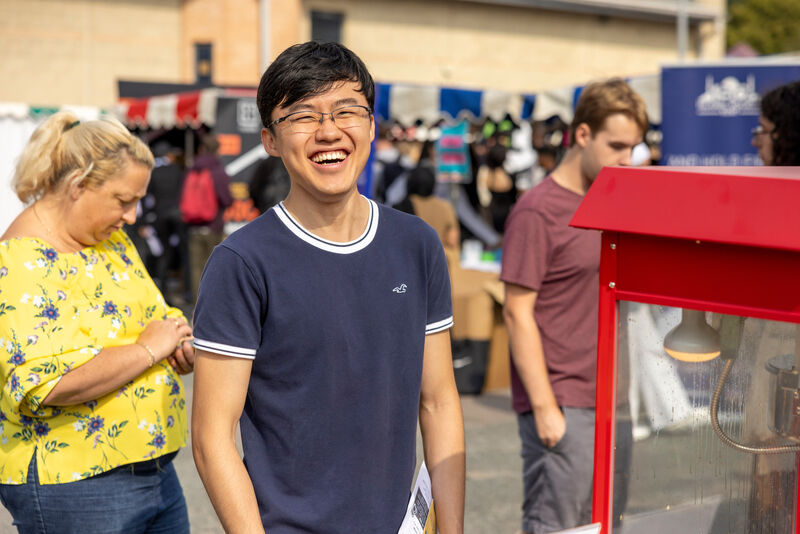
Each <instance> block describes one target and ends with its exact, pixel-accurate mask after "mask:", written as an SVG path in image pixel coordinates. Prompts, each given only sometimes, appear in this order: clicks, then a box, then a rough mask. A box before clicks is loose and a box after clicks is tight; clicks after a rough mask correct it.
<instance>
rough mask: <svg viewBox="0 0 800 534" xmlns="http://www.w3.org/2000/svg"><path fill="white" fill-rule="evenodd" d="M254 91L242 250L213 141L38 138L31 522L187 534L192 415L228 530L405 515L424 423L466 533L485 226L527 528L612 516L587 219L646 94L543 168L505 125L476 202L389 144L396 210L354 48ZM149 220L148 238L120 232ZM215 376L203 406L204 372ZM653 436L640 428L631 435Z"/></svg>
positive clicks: (446, 516)
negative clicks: (468, 269)
mask: <svg viewBox="0 0 800 534" xmlns="http://www.w3.org/2000/svg"><path fill="white" fill-rule="evenodd" d="M257 101H258V108H259V112H260V114H261V119H262V123H263V126H264V129H263V130H262V142H263V145H264V147H265V150H266V151H267V153H268V154H269V155H270V158H269V159H268V160H267V162H269V163H265V165H268V166H269V167H265V168H262V169H261V171H259V172H262V173H263V174H264V175H265V176H269V177H270V178H269V179H264V180H263V181H262V182H261V183H260V185H256V186H254V189H253V198H254V199H256V200H257V203H258V205H259V208H260V209H261V210H264V211H265V215H263V216H261V217H259V218H258V219H256V220H255V221H253V222H252V223H250V224H249V225H247V226H245V227H244V228H243V229H241V230H240V231H237V232H235V233H234V234H232V235H230V236H228V237H227V238H226V239H225V240H224V241H222V235H221V220H222V211H223V210H224V208H225V206H227V205H229V204H230V200H231V199H230V192H229V188H228V183H227V181H228V180H229V178H228V177H227V175H225V174H224V170H223V169H222V168H221V166H220V164H219V159H218V158H217V157H216V155H215V152H216V149H217V148H218V145H217V144H216V142H215V141H214V140H213V138H211V137H209V138H206V139H204V140H203V142H202V143H201V147H202V148H201V151H200V153H199V154H198V155H197V157H195V158H194V162H193V164H192V165H191V166H189V168H188V169H186V170H183V169H182V168H181V165H180V157H181V155H180V154H179V153H177V152H176V151H175V150H174V149H172V148H171V147H156V152H157V156H158V157H157V158H154V157H153V154H152V153H151V151H150V149H149V148H148V147H147V146H146V145H145V144H144V143H142V141H140V140H139V139H137V138H136V137H135V136H133V135H132V134H131V133H130V132H129V131H128V130H127V129H125V127H124V126H122V125H121V124H120V123H118V122H116V121H115V120H112V119H102V120H96V121H88V122H81V121H79V120H77V118H76V117H75V116H74V115H72V114H71V113H69V112H61V113H57V114H55V115H53V116H52V117H51V118H50V119H48V120H47V121H46V122H45V123H44V124H42V125H41V126H40V127H39V129H37V131H36V132H35V133H34V134H33V136H32V138H31V140H30V142H29V143H28V145H27V147H26V149H25V152H24V154H23V155H22V157H21V159H20V162H19V165H18V167H17V170H16V174H15V176H14V181H13V187H14V189H15V191H16V193H17V195H18V196H19V198H20V199H21V200H22V201H23V202H24V203H26V205H27V207H26V208H25V210H24V211H23V212H22V213H21V214H20V215H19V216H18V217H17V218H16V219H15V220H14V221H13V223H12V224H11V226H10V227H9V228H8V229H7V230H6V231H5V233H4V234H3V236H2V240H1V241H0V284H1V285H0V339H2V345H3V346H2V349H3V350H5V352H6V355H5V356H4V357H3V358H0V383H2V387H3V393H2V396H0V437H1V438H2V448H0V459H1V460H2V461H0V497H2V502H3V505H4V506H5V507H6V508H7V509H8V510H9V511H10V512H11V514H12V516H13V517H14V524H15V526H16V527H17V528H18V530H19V531H20V532H22V533H43V532H85V533H91V532H120V533H121V532H125V533H132V532H152V533H155V532H170V533H180V532H189V522H188V515H187V507H186V502H185V500H184V498H183V494H182V490H181V486H180V483H179V481H178V479H177V476H176V474H175V470H174V467H173V466H172V463H171V461H172V459H173V458H174V457H175V455H176V454H177V452H178V450H179V449H180V448H181V447H183V446H184V445H185V444H186V443H187V437H188V431H189V427H190V426H191V432H192V437H193V440H192V446H193V453H194V459H195V463H196V466H197V469H198V472H199V474H200V476H201V478H202V480H203V483H204V485H205V487H206V490H207V492H208V494H209V496H210V498H211V502H212V504H213V505H214V508H215V510H216V512H217V514H218V516H219V518H220V521H221V523H222V525H223V527H224V528H225V530H226V531H228V532H264V531H267V532H275V533H284V532H285V533H290V532H370V533H373V532H381V533H383V532H392V533H393V532H398V528H400V527H401V525H402V524H403V522H404V514H405V512H406V507H407V503H408V498H409V488H410V487H411V482H412V480H413V477H414V471H415V449H416V430H417V423H419V428H420V430H421V434H422V440H423V450H424V456H425V462H426V464H427V468H428V470H429V472H430V480H431V486H432V493H433V497H434V501H435V504H436V518H437V521H438V529H439V532H442V533H443V534H450V533H462V532H463V531H464V524H463V517H464V491H465V447H466V444H465V438H464V426H463V420H462V415H461V407H460V401H459V396H458V392H457V390H456V385H455V381H454V377H453V367H452V355H451V340H450V336H449V329H450V327H451V326H452V325H453V311H452V300H451V291H450V284H449V276H448V259H447V250H448V249H450V250H453V249H456V250H457V249H458V247H459V244H460V242H461V241H462V240H463V238H464V236H465V235H466V236H475V237H478V238H479V239H481V240H483V241H484V243H485V244H486V246H487V247H493V246H495V247H496V246H498V245H500V244H502V250H503V254H502V271H501V274H500V278H501V280H503V281H504V282H505V305H504V318H505V322H506V325H507V328H508V332H509V337H510V348H511V356H512V362H513V368H512V371H513V375H512V395H513V408H514V409H515V411H516V412H517V414H518V426H519V435H520V438H521V442H522V457H523V473H521V479H522V481H523V488H524V500H523V511H522V529H523V531H524V532H525V533H536V534H538V533H542V532H553V531H556V530H560V529H563V528H570V527H574V526H577V525H580V524H584V523H588V522H589V521H590V519H591V478H592V463H593V458H592V455H593V446H592V443H593V438H594V432H593V425H594V402H595V367H594V364H595V360H596V340H597V287H598V264H599V257H600V252H599V247H600V245H599V243H600V239H599V235H598V233H597V232H592V231H587V230H580V229H576V228H571V227H569V226H568V223H569V220H570V218H571V216H572V214H573V213H574V212H575V210H576V209H577V207H578V206H579V205H580V203H581V200H582V198H583V196H584V195H585V194H586V192H587V191H588V190H589V188H590V187H591V186H592V183H593V181H594V179H595V178H596V176H597V174H598V173H599V172H600V170H601V169H602V168H603V167H604V166H606V165H631V164H632V163H633V157H634V147H636V146H637V145H639V144H640V143H641V142H642V140H643V138H644V136H645V133H646V131H647V128H648V120H647V114H646V110H645V106H644V103H643V101H642V99H641V97H639V96H638V95H637V94H636V93H635V92H634V91H633V90H632V89H631V88H630V87H629V86H628V85H627V84H626V83H625V82H624V81H622V80H620V79H611V80H606V81H602V82H597V83H594V84H590V85H589V86H587V87H586V88H585V89H584V90H583V91H582V93H581V96H580V99H579V101H578V103H577V106H576V110H575V116H574V118H573V120H572V122H571V124H570V126H569V128H568V133H567V134H566V137H565V138H563V139H562V140H559V141H558V142H555V143H550V144H549V145H547V144H544V143H541V142H540V141H541V140H543V139H545V138H546V137H548V136H550V139H551V140H552V139H553V136H552V133H553V132H547V131H546V129H545V128H546V126H545V125H541V124H539V125H533V127H532V136H531V139H532V140H531V143H532V148H536V149H537V151H538V152H537V156H538V165H539V167H540V168H541V169H543V170H539V167H537V166H535V165H533V164H532V163H531V164H530V165H529V166H527V167H525V168H520V167H514V166H513V165H509V153H510V152H512V151H513V150H514V149H515V148H514V147H515V145H514V142H513V140H512V138H513V128H511V129H507V130H503V128H501V127H499V125H495V126H493V127H492V129H494V131H492V132H490V133H488V135H483V133H482V134H481V136H480V141H479V142H478V143H475V144H474V145H473V147H472V149H471V152H470V154H471V159H472V171H473V174H472V176H473V177H474V180H471V181H470V183H469V184H464V185H461V186H459V187H458V189H456V190H457V191H458V193H457V194H454V193H453V191H454V189H453V188H452V187H450V185H449V184H448V186H447V187H444V188H442V187H440V186H441V185H442V184H438V183H437V180H436V165H435V152H434V149H433V146H432V144H431V143H428V144H426V145H423V146H419V152H420V154H421V156H419V157H414V155H413V154H412V151H411V150H409V147H411V146H413V143H407V141H404V140H400V141H398V142H397V143H396V144H394V145H392V144H391V143H389V142H388V140H387V139H385V138H384V139H382V140H381V144H380V145H379V149H378V151H379V153H378V155H377V160H378V161H379V166H380V169H379V175H380V177H379V179H377V180H376V185H375V196H376V198H377V199H378V200H380V202H378V201H376V200H372V199H369V198H367V197H365V196H362V195H361V194H360V193H359V192H358V189H357V183H358V179H359V177H360V176H361V174H362V171H363V169H364V167H365V165H367V162H368V160H369V155H370V150H371V143H372V141H373V139H374V137H375V135H376V134H379V135H380V134H385V133H386V132H376V126H375V122H374V118H373V116H372V109H373V106H374V84H373V80H372V77H371V75H370V73H369V71H368V70H367V68H366V66H365V65H364V63H363V62H362V61H361V60H360V59H359V58H358V57H357V56H356V55H355V54H354V53H353V52H352V51H350V50H349V49H347V48H345V47H344V46H341V45H338V44H333V43H325V44H323V43H317V42H309V43H304V44H300V45H295V46H292V47H290V48H288V49H287V50H285V51H284V52H283V53H282V54H280V55H279V56H278V58H277V59H276V60H275V61H274V62H273V63H271V65H270V67H269V68H268V70H267V71H266V72H265V74H264V76H263V78H262V80H261V83H260V85H259V88H258V97H257ZM798 103H800V84H798V83H795V84H790V85H788V86H785V87H782V88H779V89H776V90H775V91H773V92H770V93H768V94H767V95H765V96H764V99H763V103H762V116H761V117H760V119H759V124H760V125H759V127H758V128H757V129H756V130H754V131H753V136H754V141H753V142H754V145H755V146H756V147H757V148H758V150H759V154H760V155H761V157H762V159H763V160H764V162H765V163H767V164H774V165H788V164H796V163H797V161H796V160H797V157H798V154H800V146H798V145H799V144H800V142H798V139H800V132H798V128H797V121H796V120H795V119H796V114H797V112H798V111H797V110H798V109H800V107H798ZM404 143H405V145H404ZM537 143H540V144H539V145H538V146H537ZM412 162H413V163H412ZM151 173H152V178H151ZM273 177H275V178H274V179H273ZM287 179H288V186H287V183H286V180H287ZM256 183H258V182H256ZM190 184H191V187H190ZM399 184H402V185H399ZM187 191H189V192H188V193H187ZM204 195H205V196H204ZM202 198H212V199H214V202H215V204H214V209H213V210H211V211H210V212H209V211H207V210H205V209H204V208H206V207H207V206H206V205H204V204H203V203H200V204H198V199H202ZM459 199H460V200H459ZM387 204H388V205H387ZM391 206H394V207H395V208H397V209H394V208H393V207H391ZM404 212H407V213H404ZM410 214H415V215H418V216H419V217H413V216H411V215H410ZM137 216H138V218H139V222H138V223H137ZM420 217H421V218H422V219H425V220H428V221H430V222H431V226H432V227H433V228H431V226H428V225H426V224H423V222H422V221H421V220H420ZM134 224H137V226H135V227H134V229H135V231H134V232H133V237H134V238H135V239H136V240H137V241H139V250H140V251H141V253H140V252H137V247H136V246H135V245H134V242H133V241H132V239H131V238H129V237H128V235H127V234H126V233H125V231H123V226H124V225H134ZM220 242H221V244H220ZM167 249H170V250H172V252H169V253H167V252H166V251H167ZM181 251H182V252H181ZM170 254H178V258H179V259H178V260H177V261H178V262H179V263H183V264H184V265H185V264H186V262H187V261H188V265H189V268H188V269H186V275H187V276H188V280H190V282H187V283H186V288H185V291H187V292H188V291H191V295H189V296H188V297H187V298H189V299H192V300H194V299H195V298H196V300H197V302H196V306H195V308H194V316H193V320H192V324H191V326H190V324H189V322H188V321H187V318H186V316H185V315H184V313H183V312H182V311H181V310H180V309H178V308H175V307H172V306H170V305H169V304H168V303H167V302H166V300H165V298H164V293H165V283H166V279H167V277H168V273H169V270H170V269H171V266H173V265H174V263H175V260H174V257H173V256H171V255H170ZM207 256H210V257H208V261H206V257H207ZM143 259H144V260H145V261H144V262H143ZM203 267H204V271H202V276H201V274H200V273H201V270H202V269H203ZM159 284H160V285H159ZM192 371H194V377H193V379H194V386H193V387H194V404H193V407H192V413H191V425H190V424H189V423H190V421H189V415H188V410H187V407H186V402H185V398H184V388H183V383H182V382H181V378H180V375H183V374H187V373H190V372H192ZM237 425H239V426H240V428H241V436H242V447H243V449H244V456H245V458H246V463H245V462H244V461H243V460H242V458H241V457H240V455H239V453H238V451H237V447H236V439H235V438H236V428H237ZM630 434H631V432H630V429H628V430H627V431H625V430H624V429H623V430H619V429H618V435H617V444H618V447H619V448H620V449H623V448H624V447H625V443H626V441H627V442H629V441H630V438H631V436H630ZM624 457H625V455H624V454H622V453H620V454H618V458H624ZM619 468H620V469H622V470H624V466H620V467H619ZM623 486H624V485H623ZM623 493H624V491H623ZM617 501H619V502H617ZM624 504H625V498H624V495H621V496H619V498H618V499H615V505H616V506H624ZM618 515H619V514H615V516H616V517H618Z"/></svg>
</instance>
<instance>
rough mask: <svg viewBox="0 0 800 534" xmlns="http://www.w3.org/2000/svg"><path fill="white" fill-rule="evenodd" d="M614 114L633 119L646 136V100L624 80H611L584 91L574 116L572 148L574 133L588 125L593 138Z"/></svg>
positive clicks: (595, 83)
mask: <svg viewBox="0 0 800 534" xmlns="http://www.w3.org/2000/svg"><path fill="white" fill-rule="evenodd" d="M615 113H622V114H623V115H627V116H628V117H630V118H631V119H632V120H633V121H634V122H635V123H636V125H637V126H638V127H639V130H640V131H641V132H642V135H644V134H645V133H646V132H647V127H648V125H649V122H648V120H647V109H646V108H645V104H644V100H643V99H642V97H641V96H639V95H638V94H637V93H636V91H634V90H633V89H631V86H630V85H628V84H627V83H626V82H625V80H623V79H622V78H611V79H609V80H606V81H603V82H593V83H590V84H589V85H587V86H586V87H584V88H583V91H582V92H581V96H580V98H579V99H578V105H577V106H575V115H574V116H573V117H572V123H571V124H570V127H569V129H570V144H575V130H576V129H577V128H578V126H580V125H581V124H584V123H585V124H586V125H587V126H589V129H591V130H592V135H594V134H596V133H597V132H599V131H600V130H601V129H602V128H603V123H604V122H605V121H606V119H607V118H608V117H609V116H611V115H614V114H615Z"/></svg>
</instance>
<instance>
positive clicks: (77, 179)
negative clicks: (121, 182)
mask: <svg viewBox="0 0 800 534" xmlns="http://www.w3.org/2000/svg"><path fill="white" fill-rule="evenodd" d="M129 162H136V163H140V164H142V165H144V166H145V167H147V168H148V169H152V168H153V154H152V153H151V152H150V149H149V148H148V147H147V145H145V144H144V143H143V142H142V141H141V140H140V139H138V138H137V137H136V136H134V135H133V134H132V133H131V132H129V131H128V129H127V128H125V126H123V125H122V123H120V122H119V121H117V120H116V119H113V118H110V117H108V118H102V119H100V120H93V121H87V122H80V121H79V120H78V117H77V116H75V114H73V113H71V112H69V111H61V112H59V113H56V114H54V115H53V116H51V117H50V118H49V119H47V120H46V121H45V122H44V123H42V124H41V125H40V126H39V127H38V128H37V129H36V131H34V132H33V135H32V136H31V139H30V141H28V144H27V145H26V146H25V149H24V150H23V152H22V155H21V156H20V158H19V162H18V163H17V168H16V170H15V172H14V178H13V179H12V182H11V186H12V187H13V189H14V191H15V192H16V193H17V196H18V197H19V199H20V200H21V201H22V202H24V203H26V204H27V203H30V202H34V201H36V200H38V199H40V198H41V197H42V196H43V195H44V194H46V193H49V192H51V191H53V190H55V189H56V188H57V187H58V186H59V185H61V184H62V183H63V182H64V181H65V180H66V181H68V182H69V183H68V185H70V186H75V185H79V184H85V185H86V186H89V187H96V186H99V185H101V184H102V183H103V182H105V181H106V180H108V179H109V178H112V177H113V176H115V175H117V174H119V172H120V171H122V169H123V168H124V167H125V166H126V165H128V163H129Z"/></svg>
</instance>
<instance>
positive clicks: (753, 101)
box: [661, 62, 800, 166]
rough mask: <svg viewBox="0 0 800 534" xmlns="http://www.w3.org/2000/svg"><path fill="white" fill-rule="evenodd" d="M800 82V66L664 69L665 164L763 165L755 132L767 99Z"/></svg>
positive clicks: (797, 63)
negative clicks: (766, 95) (762, 102)
mask: <svg viewBox="0 0 800 534" xmlns="http://www.w3.org/2000/svg"><path fill="white" fill-rule="evenodd" d="M797 79H800V62H793V63H780V64H777V63H774V64H772V63H771V64H765V63H763V62H762V63H759V64H755V63H751V64H743V63H739V64H734V65H713V66H712V65H709V66H705V65H698V66H691V67H688V66H687V67H664V68H663V69H662V71H661V104H662V114H661V115H662V120H661V131H662V133H663V140H662V142H661V163H662V164H664V165H680V166H687V165H691V166H706V165H720V166H724V165H730V166H739V165H745V166H746V165H760V164H761V160H760V159H759V158H758V151H757V150H756V149H755V147H753V146H752V144H751V135H750V131H751V130H752V129H753V128H754V127H755V126H756V125H757V124H758V115H759V102H760V100H761V95H763V94H764V93H766V92H768V91H770V90H771V89H774V88H775V87H778V86H780V85H783V84H785V83H788V82H792V81H795V80H797Z"/></svg>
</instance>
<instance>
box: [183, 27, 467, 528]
mask: <svg viewBox="0 0 800 534" xmlns="http://www.w3.org/2000/svg"><path fill="white" fill-rule="evenodd" d="M373 100H374V85H373V81H372V77H371V76H370V74H369V72H368V71H367V69H366V67H365V66H364V64H363V63H362V62H361V60H360V59H359V58H358V57H356V56H355V54H353V53H352V52H351V51H350V50H348V49H347V48H345V47H343V46H341V45H339V44H335V43H326V44H320V43H314V42H311V43H305V44H301V45H295V46H293V47H291V48H289V49H287V50H285V51H284V52H283V53H282V54H281V55H280V56H278V58H277V59H276V60H275V61H274V62H273V63H272V64H271V65H270V67H269V69H268V70H267V71H266V72H265V73H264V76H263V77H262V79H261V84H260V85H259V88H258V106H259V111H260V113H261V118H262V122H263V124H264V129H263V130H262V132H261V137H262V141H263V144H264V147H265V148H266V150H267V152H268V153H269V154H270V155H271V156H273V157H280V158H281V159H282V160H283V163H284V164H285V166H286V169H287V170H288V172H289V175H290V177H291V191H290V192H289V195H288V196H287V198H286V200H285V201H284V202H282V203H280V204H279V205H277V206H275V207H274V208H272V209H270V210H269V211H268V212H266V213H265V214H264V215H262V216H261V217H259V218H258V219H256V220H255V221H253V222H252V223H250V224H249V225H248V226H246V227H245V228H243V229H241V230H239V231H237V232H236V233H235V234H233V235H231V236H230V237H229V238H228V239H227V240H226V241H225V242H224V243H223V244H222V245H220V246H219V247H217V248H216V250H215V251H214V253H213V254H212V256H211V258H210V260H209V262H208V264H207V266H206V270H205V272H204V274H203V279H202V282H201V285H200V295H199V299H198V303H197V307H196V309H195V316H194V334H195V346H196V347H197V349H198V353H197V364H196V367H195V373H196V374H195V379H194V405H193V414H192V437H193V448H194V455H195V461H196V464H197V468H198V471H199V472H200V476H201V478H202V479H203V482H204V484H205V486H206V490H207V491H208V494H209V496H210V497H211V501H212V503H213V504H214V508H215V509H216V511H217V514H218V515H219V518H220V520H221V522H222V525H223V526H224V528H225V530H226V532H247V533H251V532H263V531H264V530H266V531H267V532H269V533H270V534H288V533H300V532H316V533H338V532H342V533H344V532H347V533H351V532H353V533H354V532H361V533H370V534H372V533H394V532H397V530H398V528H399V527H400V524H401V522H402V519H403V516H404V514H405V509H406V504H407V501H408V497H409V490H410V487H411V483H412V479H413V476H414V468H415V445H416V427H417V420H418V419H419V425H420V429H421V432H422V437H423V444H424V452H425V459H426V463H427V465H428V467H429V471H430V474H431V480H432V485H433V495H434V500H435V502H436V512H437V518H438V520H439V531H440V532H441V533H442V534H445V533H461V532H462V531H463V525H462V524H463V507H464V430H463V423H462V417H461V405H460V402H459V398H458V393H457V391H456V388H455V382H454V379H453V372H452V359H451V354H450V338H449V333H448V329H449V328H450V326H451V325H452V311H451V302H450V286H449V279H448V274H447V265H446V262H445V258H444V252H443V250H442V246H441V244H440V243H439V239H438V237H437V235H436V233H435V232H434V231H433V229H431V228H430V227H428V226H427V225H425V224H424V223H423V222H422V221H421V220H419V219H417V218H415V217H411V216H408V215H406V214H404V213H401V212H398V211H394V210H391V209H389V208H385V207H382V206H378V205H377V204H375V203H374V202H372V201H370V200H368V199H366V198H364V197H363V196H361V195H360V194H358V191H357V189H356V182H357V180H358V177H359V175H360V174H361V171H362V170H363V168H364V166H365V165H366V163H367V159H368V157H369V151H370V143H371V141H372V139H373V136H374V131H375V124H374V119H373V117H372V106H373ZM237 422H238V423H240V426H241V433H242V446H243V449H244V459H245V460H244V462H242V459H241V458H240V457H239V454H238V453H237V450H236V446H235V439H234V438H235V430H236V424H237Z"/></svg>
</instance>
